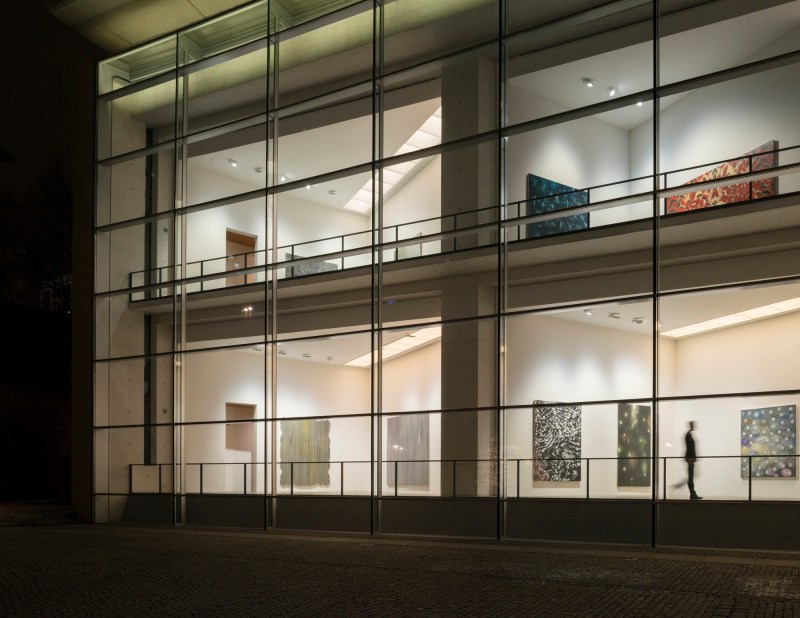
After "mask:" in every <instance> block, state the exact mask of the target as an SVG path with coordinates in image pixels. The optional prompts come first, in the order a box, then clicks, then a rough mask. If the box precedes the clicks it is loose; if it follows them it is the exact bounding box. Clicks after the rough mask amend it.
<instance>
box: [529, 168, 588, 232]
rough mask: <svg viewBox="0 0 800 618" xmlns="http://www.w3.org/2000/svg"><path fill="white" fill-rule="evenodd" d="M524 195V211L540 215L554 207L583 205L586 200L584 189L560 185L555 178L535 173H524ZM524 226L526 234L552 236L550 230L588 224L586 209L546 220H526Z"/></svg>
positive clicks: (570, 229) (557, 230)
mask: <svg viewBox="0 0 800 618" xmlns="http://www.w3.org/2000/svg"><path fill="white" fill-rule="evenodd" d="M526 196H527V200H528V202H527V214H528V215H541V214H544V213H548V212H554V211H557V210H568V209H570V208H575V207H576V206H585V205H586V204H588V203H589V192H588V191H586V190H582V189H576V188H575V187H570V186H568V185H562V184H561V183H559V182H556V181H555V180H550V179H549V178H542V177H541V176H537V175H536V174H528V177H527V186H526ZM526 227H527V230H526V238H540V237H542V236H552V235H553V234H563V233H564V232H574V231H576V230H585V229H586V228H588V227H589V213H583V214H579V215H567V216H564V217H558V218H556V219H548V220H547V221H536V222H534V223H529V224H528V225H527V226H526Z"/></svg>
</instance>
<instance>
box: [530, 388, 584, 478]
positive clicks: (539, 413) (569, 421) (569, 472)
mask: <svg viewBox="0 0 800 618" xmlns="http://www.w3.org/2000/svg"><path fill="white" fill-rule="evenodd" d="M580 457H581V407H580V406H566V405H563V404H553V403H550V402H547V401H534V402H533V481H534V482H545V481H556V482H569V481H580V480H581V460H580Z"/></svg>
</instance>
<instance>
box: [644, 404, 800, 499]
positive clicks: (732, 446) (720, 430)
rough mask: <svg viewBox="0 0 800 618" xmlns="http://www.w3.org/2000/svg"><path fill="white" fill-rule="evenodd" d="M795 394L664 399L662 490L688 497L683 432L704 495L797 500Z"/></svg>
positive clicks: (661, 416)
mask: <svg viewBox="0 0 800 618" xmlns="http://www.w3.org/2000/svg"><path fill="white" fill-rule="evenodd" d="M797 401H798V393H796V392H795V393H789V394H782V395H760V396H753V397H725V398H712V399H709V398H706V399H691V400H684V401H672V402H664V403H662V404H661V405H660V412H659V419H660V421H659V440H660V446H661V456H662V457H663V461H662V465H663V466H665V470H666V474H665V475H664V476H663V483H664V486H663V487H662V488H660V491H661V493H662V494H663V492H664V490H665V489H666V495H667V499H670V500H674V499H677V500H686V499H688V498H689V489H688V488H687V480H688V472H689V470H688V465H687V462H686V461H685V460H684V458H685V454H686V448H687V447H686V434H687V433H688V432H689V430H690V425H689V423H690V422H691V423H692V425H693V428H692V430H691V434H692V442H693V443H694V447H695V453H696V456H697V461H696V462H695V464H694V469H693V477H694V478H693V481H694V486H695V491H696V492H697V494H698V495H700V496H702V497H703V498H704V499H706V500H749V499H752V500H796V499H797V498H798V497H800V495H799V494H798V491H797V488H796V487H795V485H796V482H794V481H796V480H797V464H798V462H797Z"/></svg>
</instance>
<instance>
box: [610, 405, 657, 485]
mask: <svg viewBox="0 0 800 618" xmlns="http://www.w3.org/2000/svg"><path fill="white" fill-rule="evenodd" d="M651 418H652V415H651V410H650V406H642V405H639V404H633V403H621V404H619V408H618V409H617V487H649V486H650V435H651V429H650V428H651Z"/></svg>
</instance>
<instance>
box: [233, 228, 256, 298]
mask: <svg viewBox="0 0 800 618" xmlns="http://www.w3.org/2000/svg"><path fill="white" fill-rule="evenodd" d="M257 240H258V236H254V235H253V234H248V233H247V232H240V231H238V230H232V229H230V228H227V229H226V230H225V255H226V256H227V257H226V258H225V271H226V272H231V271H235V270H242V269H243V268H248V267H250V266H255V265H256V255H255V250H256V241H257ZM255 282H256V273H249V274H248V275H247V276H246V277H245V275H234V276H229V277H228V278H227V279H226V282H225V285H226V286H227V287H230V286H234V285H244V284H245V283H255Z"/></svg>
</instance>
